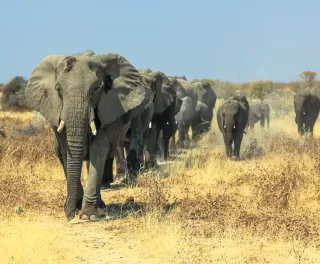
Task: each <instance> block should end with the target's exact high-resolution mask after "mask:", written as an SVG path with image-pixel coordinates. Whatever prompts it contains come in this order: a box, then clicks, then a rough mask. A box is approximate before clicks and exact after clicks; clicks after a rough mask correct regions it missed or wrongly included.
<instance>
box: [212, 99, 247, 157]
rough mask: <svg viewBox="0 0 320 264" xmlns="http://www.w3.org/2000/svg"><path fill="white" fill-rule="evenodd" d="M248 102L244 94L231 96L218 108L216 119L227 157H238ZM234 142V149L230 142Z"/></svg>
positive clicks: (245, 123) (245, 122)
mask: <svg viewBox="0 0 320 264" xmlns="http://www.w3.org/2000/svg"><path fill="white" fill-rule="evenodd" d="M248 115H249V103H248V101H247V99H246V97H245V96H232V97H230V98H228V99H227V100H226V101H225V102H224V103H223V104H222V105H221V106H220V107H219V109H218V112H217V121H218V125H219V128H220V131H221V133H222V135H223V139H224V144H225V147H226V154H227V156H228V157H232V156H235V157H236V158H239V154H240V146H241V141H242V137H243V133H244V129H245V127H246V125H247V123H248ZM233 143H234V150H233V149H232V144H233Z"/></svg>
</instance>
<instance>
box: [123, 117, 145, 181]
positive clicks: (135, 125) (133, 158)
mask: <svg viewBox="0 0 320 264" xmlns="http://www.w3.org/2000/svg"><path fill="white" fill-rule="evenodd" d="M142 139H143V126H142V122H141V116H137V117H136V118H134V119H132V122H131V139H130V147H129V150H128V152H127V158H126V159H127V167H128V171H129V176H133V177H136V176H137V175H138V173H139V170H140V164H139V153H140V147H141V144H142Z"/></svg>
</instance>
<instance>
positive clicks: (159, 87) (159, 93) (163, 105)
mask: <svg viewBox="0 0 320 264" xmlns="http://www.w3.org/2000/svg"><path fill="white" fill-rule="evenodd" d="M148 75H150V76H152V77H153V79H154V80H155V89H156V90H155V99H154V101H153V103H154V112H155V113H156V114H158V113H163V112H164V111H165V110H166V109H167V108H168V107H169V106H170V105H171V104H172V103H173V102H174V100H175V97H176V92H175V90H174V87H173V85H172V84H171V82H170V80H169V79H168V77H167V76H166V75H165V74H164V73H162V72H159V71H158V72H152V73H149V74H148Z"/></svg>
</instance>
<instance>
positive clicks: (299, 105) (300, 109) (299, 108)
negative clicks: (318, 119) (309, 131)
mask: <svg viewBox="0 0 320 264" xmlns="http://www.w3.org/2000/svg"><path fill="white" fill-rule="evenodd" d="M295 110H296V123H297V125H298V133H299V134H300V135H303V134H304V132H305V124H304V122H305V116H306V112H305V109H304V101H303V100H301V101H298V102H296V103H295Z"/></svg>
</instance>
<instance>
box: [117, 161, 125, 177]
mask: <svg viewBox="0 0 320 264" xmlns="http://www.w3.org/2000/svg"><path fill="white" fill-rule="evenodd" d="M126 168H127V164H125V163H123V164H121V165H119V166H117V175H119V174H125V173H126Z"/></svg>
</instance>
